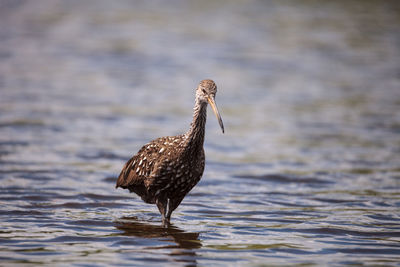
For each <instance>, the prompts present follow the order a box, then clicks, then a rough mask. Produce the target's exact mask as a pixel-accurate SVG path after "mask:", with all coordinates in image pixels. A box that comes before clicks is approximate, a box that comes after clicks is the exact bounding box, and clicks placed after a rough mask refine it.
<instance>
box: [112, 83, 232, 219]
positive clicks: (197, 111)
mask: <svg viewBox="0 0 400 267" xmlns="http://www.w3.org/2000/svg"><path fill="white" fill-rule="evenodd" d="M216 92H217V87H216V85H215V83H214V82H213V81H212V80H203V81H201V82H200V84H199V86H198V87H197V89H196V101H195V106H194V114H193V121H192V123H191V127H190V129H189V131H188V132H187V133H185V134H182V135H177V136H167V137H161V138H157V139H155V140H153V141H151V142H150V143H147V144H145V145H144V146H143V147H142V148H141V149H140V150H139V152H138V153H137V154H136V155H134V156H133V157H132V158H131V159H130V160H129V161H128V162H127V163H126V164H125V166H124V168H123V169H122V171H121V173H120V175H119V177H118V180H117V185H116V187H117V188H118V187H122V188H124V189H129V191H130V192H135V193H136V194H137V195H139V196H140V197H141V198H142V200H143V201H144V202H146V203H150V204H156V205H157V207H158V209H159V211H160V213H161V215H162V220H163V224H164V225H168V224H169V220H170V217H171V213H172V212H173V211H174V210H175V209H176V208H177V207H178V206H179V204H180V203H181V201H182V200H183V198H184V197H185V196H186V194H187V193H189V191H190V190H191V189H192V188H193V187H194V186H195V185H196V184H197V183H198V182H199V181H200V178H201V176H202V175H203V171H204V163H205V156H204V149H203V143H204V132H205V123H206V116H207V104H208V103H209V104H210V105H211V107H212V108H213V111H214V113H215V115H216V116H217V119H218V122H219V124H220V126H221V129H222V132H224V126H223V124H222V120H221V117H220V115H219V112H218V109H217V108H216V105H215V94H216Z"/></svg>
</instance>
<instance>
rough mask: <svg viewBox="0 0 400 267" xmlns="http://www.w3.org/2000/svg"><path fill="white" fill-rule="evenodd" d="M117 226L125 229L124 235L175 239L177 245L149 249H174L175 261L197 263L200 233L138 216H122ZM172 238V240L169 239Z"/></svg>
mask: <svg viewBox="0 0 400 267" xmlns="http://www.w3.org/2000/svg"><path fill="white" fill-rule="evenodd" d="M115 227H116V228H117V229H118V230H121V231H123V233H122V234H123V235H126V236H132V237H141V238H152V239H159V241H160V242H161V243H164V242H166V243H170V242H169V241H173V242H174V243H176V245H170V244H168V245H166V246H156V247H149V249H173V251H171V253H169V255H170V256H172V257H173V258H174V260H175V261H179V262H186V263H188V264H190V265H191V266H193V265H197V261H196V259H197V255H196V252H195V251H194V250H195V249H198V248H201V246H202V245H201V242H200V240H199V233H194V232H185V231H183V230H181V229H179V228H178V227H176V226H173V225H170V226H168V227H163V226H162V225H153V224H150V223H146V222H143V221H139V219H137V217H121V218H120V219H119V220H118V221H115ZM169 238H172V239H171V240H168V239H169Z"/></svg>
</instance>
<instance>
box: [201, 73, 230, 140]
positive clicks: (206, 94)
mask: <svg viewBox="0 0 400 267" xmlns="http://www.w3.org/2000/svg"><path fill="white" fill-rule="evenodd" d="M216 93H217V85H215V82H214V81H213V80H202V81H201V82H200V84H199V86H198V87H197V90H196V98H197V99H198V100H199V101H200V102H204V103H209V104H210V106H211V108H212V110H213V111H214V114H215V116H216V117H217V120H218V123H219V126H220V127H221V130H222V133H224V131H225V130H224V124H223V122H222V119H221V115H220V114H219V111H218V108H217V104H216V103H215V95H216Z"/></svg>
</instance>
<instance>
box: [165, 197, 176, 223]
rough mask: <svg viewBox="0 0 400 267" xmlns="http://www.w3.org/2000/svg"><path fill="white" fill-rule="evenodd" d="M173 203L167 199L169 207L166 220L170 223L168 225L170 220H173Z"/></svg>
mask: <svg viewBox="0 0 400 267" xmlns="http://www.w3.org/2000/svg"><path fill="white" fill-rule="evenodd" d="M172 203H173V201H171V200H170V199H169V198H168V199H167V205H168V210H167V213H166V215H165V218H166V220H167V221H168V224H169V220H170V219H171V214H172V212H173V211H174V210H173V209H172V205H173V204H172Z"/></svg>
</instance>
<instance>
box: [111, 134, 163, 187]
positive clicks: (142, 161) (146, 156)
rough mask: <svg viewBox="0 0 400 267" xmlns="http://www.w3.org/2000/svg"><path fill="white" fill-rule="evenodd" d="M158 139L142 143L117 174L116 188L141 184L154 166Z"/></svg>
mask: <svg viewBox="0 0 400 267" xmlns="http://www.w3.org/2000/svg"><path fill="white" fill-rule="evenodd" d="M158 144H159V142H158V139H156V140H154V141H152V142H150V143H148V144H146V145H144V146H143V147H142V148H141V149H140V150H139V151H138V153H137V154H136V155H134V156H133V157H132V158H131V159H130V160H128V162H126V163H125V165H124V167H123V168H122V171H121V173H120V174H119V177H118V180H117V184H116V188H118V187H122V188H128V187H130V186H135V185H143V182H144V181H145V179H146V177H149V176H150V173H151V172H152V170H153V168H154V163H155V162H154V160H155V158H156V156H157V153H158V151H159V149H160V148H159V145H158Z"/></svg>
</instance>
